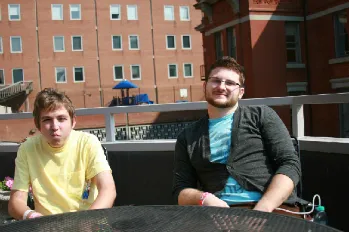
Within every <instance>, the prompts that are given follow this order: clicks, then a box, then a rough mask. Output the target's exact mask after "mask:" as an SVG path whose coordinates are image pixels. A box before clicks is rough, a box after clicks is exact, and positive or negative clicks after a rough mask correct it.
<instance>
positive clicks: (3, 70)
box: [0, 68, 6, 86]
mask: <svg viewBox="0 0 349 232" xmlns="http://www.w3.org/2000/svg"><path fill="white" fill-rule="evenodd" d="M0 71H2V75H3V76H4V84H1V83H0V86H3V85H5V84H6V81H5V69H2V68H0Z"/></svg>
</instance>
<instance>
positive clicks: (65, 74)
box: [55, 67, 68, 84]
mask: <svg viewBox="0 0 349 232" xmlns="http://www.w3.org/2000/svg"><path fill="white" fill-rule="evenodd" d="M57 69H64V76H65V81H62V82H58V76H57V74H58V73H57ZM55 77H56V83H58V84H62V83H67V81H68V78H67V68H66V67H55Z"/></svg>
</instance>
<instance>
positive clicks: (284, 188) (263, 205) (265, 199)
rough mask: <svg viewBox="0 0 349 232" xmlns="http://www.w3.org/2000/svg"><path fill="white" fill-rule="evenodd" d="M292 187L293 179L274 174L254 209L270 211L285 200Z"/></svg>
mask: <svg viewBox="0 0 349 232" xmlns="http://www.w3.org/2000/svg"><path fill="white" fill-rule="evenodd" d="M293 189H294V184H293V181H292V180H291V179H290V178H289V177H288V176H285V175H283V174H276V175H275V176H274V177H273V179H272V181H271V183H270V184H269V186H268V188H267V191H266V192H265V193H264V194H263V196H262V198H261V199H260V200H259V202H258V203H257V205H256V206H255V207H254V209H255V210H259V211H264V212H272V211H273V210H274V209H276V208H277V207H279V206H280V205H281V204H282V203H283V202H284V201H286V200H287V198H288V197H289V196H290V195H291V193H292V191H293Z"/></svg>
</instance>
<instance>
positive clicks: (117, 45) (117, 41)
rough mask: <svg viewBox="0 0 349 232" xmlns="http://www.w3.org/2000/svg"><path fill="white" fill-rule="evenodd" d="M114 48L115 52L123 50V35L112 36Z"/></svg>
mask: <svg viewBox="0 0 349 232" xmlns="http://www.w3.org/2000/svg"><path fill="white" fill-rule="evenodd" d="M112 48H113V50H122V37H121V35H113V36H112Z"/></svg>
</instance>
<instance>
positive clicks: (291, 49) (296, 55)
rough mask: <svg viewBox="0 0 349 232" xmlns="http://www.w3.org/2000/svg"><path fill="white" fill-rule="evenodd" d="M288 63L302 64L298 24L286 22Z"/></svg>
mask: <svg viewBox="0 0 349 232" xmlns="http://www.w3.org/2000/svg"><path fill="white" fill-rule="evenodd" d="M285 27H286V59H287V63H301V53H300V42H299V28H298V23H295V22H285Z"/></svg>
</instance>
